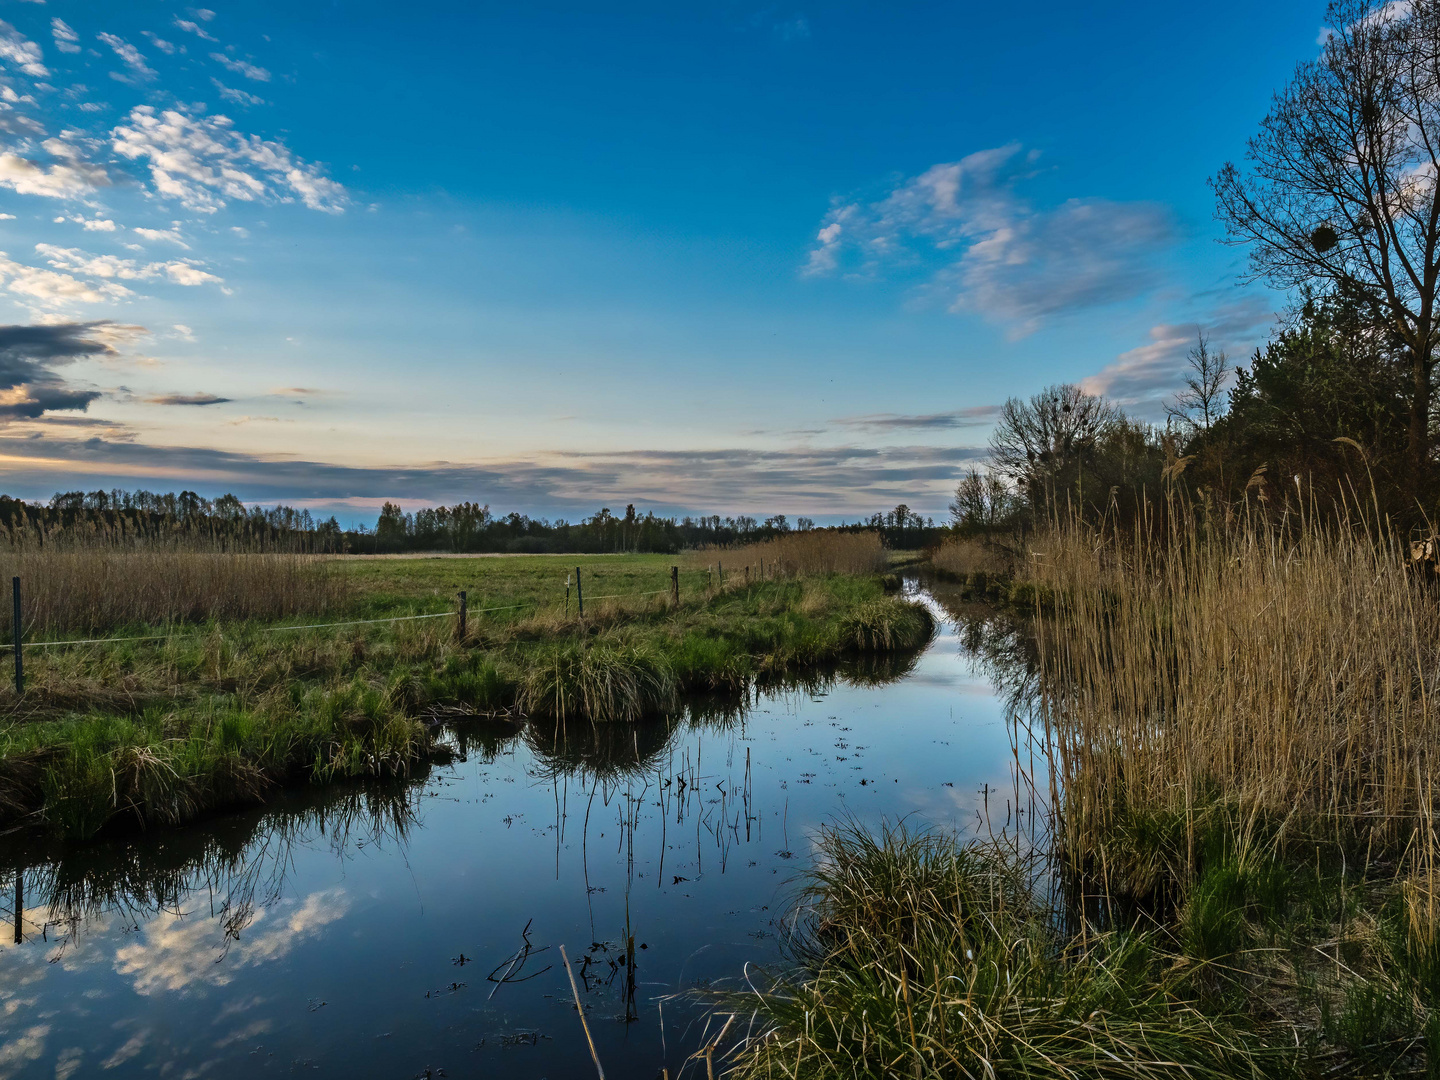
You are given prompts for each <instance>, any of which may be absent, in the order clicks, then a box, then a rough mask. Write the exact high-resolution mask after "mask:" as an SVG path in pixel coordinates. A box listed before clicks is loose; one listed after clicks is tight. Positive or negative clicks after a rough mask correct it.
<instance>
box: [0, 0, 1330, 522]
mask: <svg viewBox="0 0 1440 1080" xmlns="http://www.w3.org/2000/svg"><path fill="white" fill-rule="evenodd" d="M1082 7H1083V6H1082V5H1074V4H1059V3H1056V4H1049V3H1032V4H1028V5H979V4H955V3H950V4H940V3H913V4H907V3H885V4H880V3H832V4H814V5H812V4H788V5H787V4H782V5H766V4H752V3H738V2H728V0H722V2H717V3H712V4H703V3H696V4H680V5H677V4H674V3H658V2H657V3H641V4H620V3H612V4H605V5H600V4H558V3H556V4H545V3H529V4H523V5H517V4H484V3H481V4H474V3H470V4H460V3H446V4H426V3H415V4H407V5H395V4H379V3H350V2H332V3H304V4H294V3H288V4H281V3H264V2H253V0H252V2H247V3H244V4H232V5H230V6H221V5H218V4H217V6H215V7H214V8H213V9H210V8H199V7H188V6H185V5H183V4H181V3H164V2H144V0H138V2H137V0H131V2H125V3H119V2H113V3H112V2H106V0H87V2H85V3H75V2H66V0H45V2H43V3H41V2H33V0H9V2H5V3H0V17H3V19H4V20H5V23H4V27H3V28H0V105H3V106H4V109H3V111H0V146H3V149H0V213H3V214H4V215H5V217H4V218H3V219H0V251H3V252H4V253H5V254H4V256H3V257H0V309H3V310H0V323H3V324H5V326H4V327H3V328H0V489H3V490H4V491H6V492H7V493H10V494H15V495H21V496H24V497H40V496H48V495H49V494H50V493H51V492H53V491H55V490H57V489H70V488H76V487H84V488H93V487H110V486H114V485H120V486H126V487H150V488H154V489H172V488H179V487H193V488H195V489H196V490H199V491H201V492H203V493H206V494H219V493H221V492H224V491H234V492H235V493H236V494H238V495H240V496H241V497H242V498H244V499H246V500H247V501H263V502H274V501H286V502H290V503H294V504H304V505H309V506H312V507H315V508H317V509H321V510H324V511H327V512H329V511H335V512H337V513H339V514H340V516H341V517H342V518H344V519H347V520H357V519H364V518H367V517H369V516H370V515H371V514H372V511H373V508H374V507H375V506H377V505H378V504H379V503H380V502H381V501H383V500H385V499H393V500H397V501H399V502H401V503H402V504H405V505H407V506H411V507H413V506H419V505H426V504H433V503H436V502H450V501H457V500H461V499H469V500H475V501H479V502H488V503H490V504H491V506H492V507H494V508H496V509H499V510H510V509H520V510H523V511H527V512H531V513H536V514H542V515H546V516H555V515H565V516H570V517H574V516H578V515H579V514H582V513H589V512H593V511H594V510H595V509H596V508H598V507H599V506H601V505H611V506H614V505H616V504H620V505H623V504H624V503H625V502H629V501H634V502H635V503H637V504H638V505H639V506H641V507H642V508H654V509H656V510H658V511H663V512H705V513H711V512H714V513H738V512H746V513H761V514H769V513H775V512H783V513H788V514H792V515H793V514H809V515H811V516H814V517H817V518H820V519H822V520H826V519H834V518H837V517H845V516H847V515H848V516H854V515H856V514H859V513H862V512H863V513H869V512H870V511H872V510H875V509H879V508H882V507H885V506H893V505H894V504H895V503H897V502H901V501H903V502H906V503H908V504H910V505H911V506H914V507H918V508H920V509H922V510H923V511H924V512H927V513H934V514H936V515H939V514H940V513H942V511H943V508H944V506H945V503H946V501H947V499H948V493H949V490H950V489H951V488H953V485H954V481H955V477H956V475H957V473H958V472H959V471H960V470H961V469H963V468H965V467H966V466H967V465H968V463H970V462H971V461H974V460H976V459H977V457H979V456H980V455H981V454H982V453H983V447H984V444H985V441H986V438H987V436H988V423H989V418H990V417H991V415H992V414H993V410H994V408H995V407H996V406H997V405H998V404H999V403H1001V402H1003V401H1004V399H1005V398H1006V397H1008V396H1011V395H1028V394H1031V393H1033V392H1035V391H1036V390H1038V389H1040V388H1041V387H1042V386H1044V385H1046V384H1048V383H1052V382H1058V381H1081V382H1083V383H1084V385H1086V386H1087V387H1088V388H1090V389H1093V390H1096V391H1103V392H1106V393H1108V394H1110V395H1112V396H1114V397H1115V398H1117V399H1118V400H1120V401H1122V402H1123V403H1124V404H1125V405H1126V407H1127V408H1128V409H1130V410H1131V411H1132V412H1134V413H1135V414H1137V415H1139V416H1142V417H1146V418H1156V417H1158V416H1159V415H1160V414H1161V412H1162V409H1161V405H1160V402H1161V401H1162V400H1163V398H1164V396H1165V395H1166V394H1167V393H1169V392H1171V391H1172V390H1173V388H1174V386H1175V384H1176V382H1177V380H1178V377H1179V372H1180V368H1181V365H1182V363H1183V357H1184V354H1185V351H1186V349H1187V348H1188V347H1189V345H1190V344H1191V342H1192V341H1193V337H1194V334H1195V333H1196V331H1197V329H1199V328H1204V329H1205V330H1206V331H1207V332H1208V333H1209V334H1210V335H1211V337H1212V339H1213V340H1214V341H1215V342H1217V343H1218V344H1221V345H1223V346H1224V347H1225V348H1227V349H1228V350H1229V352H1230V354H1231V356H1232V357H1244V356H1245V355H1247V354H1248V352H1249V351H1250V350H1251V349H1253V347H1254V346H1255V345H1256V344H1259V343H1260V342H1262V341H1263V340H1264V339H1265V336H1266V334H1267V333H1268V332H1269V328H1270V325H1271V322H1272V319H1273V312H1274V311H1275V310H1276V309H1277V308H1278V307H1280V306H1282V304H1283V298H1280V297H1276V296H1274V295H1273V294H1270V293H1268V292H1266V291H1265V290H1264V289H1262V288H1260V287H1259V286H1249V287H1241V286H1240V285H1239V284H1238V278H1239V275H1240V273H1241V272H1242V271H1243V268H1244V255H1243V252H1240V251H1237V250H1236V249H1233V248H1229V247H1226V246H1224V245H1221V244H1219V243H1217V242H1216V241H1217V238H1218V236H1219V231H1218V227H1217V226H1216V224H1215V223H1214V222H1213V221H1212V217H1211V214H1212V201H1211V198H1210V194H1209V191H1208V190H1207V188H1206V184H1205V181H1206V178H1207V177H1208V176H1209V175H1211V174H1213V173H1214V172H1215V171H1216V170H1217V169H1218V167H1219V166H1220V165H1221V164H1222V163H1223V162H1224V161H1225V160H1226V159H1228V158H1235V159H1239V158H1240V157H1242V155H1243V153H1244V144H1245V140H1246V138H1247V137H1248V136H1249V135H1250V134H1251V133H1252V132H1254V130H1255V129H1256V125H1257V123H1258V121H1259V120H1260V118H1261V117H1262V116H1263V114H1264V112H1265V110H1266V107H1267V104H1268V102H1269V97H1270V94H1271V92H1272V91H1273V90H1274V89H1276V88H1278V87H1279V86H1281V85H1282V84H1283V83H1284V82H1285V81H1286V80H1287V79H1288V77H1289V75H1290V73H1291V72H1292V70H1293V68H1294V65H1295V64H1296V63H1297V62H1299V61H1301V60H1304V59H1307V58H1309V57H1312V56H1313V55H1314V54H1315V51H1316V40H1317V37H1318V35H1319V32H1320V29H1321V23H1322V21H1323V14H1324V12H1323V7H1322V6H1321V5H1319V4H1312V3H1290V4H1266V5H1257V4H1253V3H1214V4H1205V5H1200V6H1194V5H1191V6H1182V5H1152V4H1146V5H1140V4H1115V5H1108V6H1107V10H1105V11H1101V12H1093V11H1086V10H1081V8H1082Z"/></svg>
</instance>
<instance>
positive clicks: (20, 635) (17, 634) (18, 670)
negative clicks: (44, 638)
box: [10, 577, 25, 694]
mask: <svg viewBox="0 0 1440 1080" xmlns="http://www.w3.org/2000/svg"><path fill="white" fill-rule="evenodd" d="M11 585H12V587H13V588H14V592H15V611H14V615H13V616H12V618H13V621H12V622H11V624H10V626H11V630H12V631H13V634H14V640H15V693H17V694H23V693H25V656H24V654H23V653H22V652H21V649H22V648H23V647H24V644H25V623H24V622H23V621H22V619H21V615H20V579H19V578H18V577H16V578H14V579H13V580H12V581H11Z"/></svg>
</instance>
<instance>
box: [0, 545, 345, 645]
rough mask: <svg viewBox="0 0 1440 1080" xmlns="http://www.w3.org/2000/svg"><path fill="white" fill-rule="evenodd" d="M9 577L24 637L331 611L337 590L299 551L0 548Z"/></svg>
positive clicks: (340, 586)
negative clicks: (14, 583)
mask: <svg viewBox="0 0 1440 1080" xmlns="http://www.w3.org/2000/svg"><path fill="white" fill-rule="evenodd" d="M15 576H18V577H19V578H20V580H21V591H22V597H23V603H24V618H25V631H26V633H27V635H31V636H34V635H36V634H44V635H50V634H60V635H65V634H90V633H103V632H105V631H109V630H113V629H115V628H116V627H121V626H134V625H139V624H145V625H150V624H156V623H167V622H203V621H205V620H207V619H220V620H235V619H278V618H285V617H288V616H293V615H318V614H323V613H325V612H327V611H332V610H334V609H335V608H336V607H337V606H339V605H340V604H341V603H342V602H343V600H344V597H345V589H344V582H343V579H342V578H341V577H340V575H338V574H337V573H336V572H335V570H334V569H333V568H332V567H331V566H330V565H328V564H327V563H325V562H323V561H320V560H318V559H313V558H309V557H306V556H300V555H198V554H185V553H176V552H162V551H101V550H92V551H77V552H61V551H35V552H15V551H7V552H4V553H0V581H5V582H8V581H9V579H10V578H11V577H15ZM6 610H7V612H8V605H6ZM3 621H4V622H5V623H6V624H8V621H9V620H8V619H5V620H3ZM7 629H8V625H7Z"/></svg>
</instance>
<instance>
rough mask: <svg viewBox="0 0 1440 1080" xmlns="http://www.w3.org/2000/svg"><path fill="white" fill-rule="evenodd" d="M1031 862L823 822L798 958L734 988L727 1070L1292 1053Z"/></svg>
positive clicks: (1150, 1065) (764, 1072) (980, 1067)
mask: <svg viewBox="0 0 1440 1080" xmlns="http://www.w3.org/2000/svg"><path fill="white" fill-rule="evenodd" d="M1031 875H1032V868H1031V867H1029V866H1027V865H1026V863H1025V862H1024V861H1023V860H1022V859H1021V857H1020V856H1019V855H1018V853H1016V852H1015V851H1013V850H1007V849H1005V848H1003V847H1001V846H998V845H992V844H979V843H976V844H970V845H964V844H961V843H959V842H958V841H956V840H955V839H954V838H953V837H951V836H947V835H943V834H939V833H934V832H925V831H916V830H911V829H909V828H907V827H905V826H904V825H899V826H893V825H891V826H882V827H881V829H880V831H879V832H878V833H872V832H869V831H867V830H865V829H864V828H862V827H859V826H856V825H842V826H836V827H830V828H825V829H822V830H821V832H820V833H819V834H818V836H817V837H816V838H815V867H814V869H813V870H812V871H811V872H810V874H809V875H808V877H807V879H806V883H805V886H804V889H803V891H802V893H801V897H800V901H799V903H798V904H797V913H798V914H797V923H796V925H795V928H794V930H793V932H792V934H791V936H790V939H789V943H790V947H791V950H792V953H793V957H794V959H795V960H796V961H797V962H798V964H799V969H798V971H797V972H796V975H795V977H793V978H790V979H782V980H780V981H777V982H775V983H773V984H772V985H770V986H768V987H766V988H764V989H763V990H759V991H757V992H754V993H749V994H744V995H739V994H737V995H735V997H734V999H733V1000H732V1001H729V1002H727V1005H729V1006H731V1007H734V1008H736V1009H743V1010H745V1011H747V1012H750V1013H751V1014H752V1015H753V1017H754V1020H755V1024H754V1025H753V1027H752V1034H751V1035H750V1036H748V1037H747V1038H745V1039H743V1040H742V1041H741V1042H740V1043H739V1045H738V1046H737V1047H735V1048H734V1049H733V1052H732V1059H731V1071H730V1072H729V1074H728V1075H730V1076H733V1077H736V1078H739V1080H758V1078H761V1077H765V1078H771V1077H789V1078H799V1077H807V1078H816V1080H824V1078H829V1077H837V1078H838V1077H856V1076H875V1077H882V1076H883V1077H897V1078H900V1077H911V1076H924V1077H946V1078H949V1077H954V1078H973V1077H1034V1078H1040V1077H1046V1078H1049V1077H1056V1078H1066V1080H1072V1078H1073V1080H1078V1078H1081V1077H1085V1078H1089V1077H1117V1078H1118V1077H1127V1078H1135V1077H1141V1078H1158V1077H1174V1076H1189V1077H1196V1078H1207V1080H1209V1078H1214V1080H1219V1078H1221V1077H1226V1078H1231V1077H1246V1076H1260V1075H1264V1074H1266V1073H1267V1072H1270V1071H1280V1070H1282V1069H1283V1068H1285V1067H1286V1065H1287V1064H1288V1062H1289V1061H1290V1060H1291V1059H1293V1057H1294V1056H1295V1055H1294V1050H1293V1048H1292V1049H1290V1050H1285V1049H1283V1048H1282V1049H1273V1048H1271V1047H1270V1046H1268V1045H1266V1044H1265V1043H1264V1042H1263V1041H1262V1040H1261V1039H1259V1038H1258V1037H1257V1036H1256V1034H1255V1032H1254V1031H1253V1025H1251V1024H1250V1023H1249V1021H1248V1020H1247V1018H1246V1017H1245V1016H1244V1015H1243V1014H1242V1013H1239V1012H1237V1011H1235V1010H1233V1009H1232V1010H1224V1009H1216V1008H1215V1007H1214V1006H1213V1003H1211V1004H1210V1005H1209V1007H1207V1008H1202V1007H1201V1004H1202V1003H1201V1002H1200V1001H1199V999H1198V998H1197V997H1196V994H1195V990H1194V987H1193V985H1192V983H1191V981H1190V980H1189V979H1188V976H1187V974H1186V973H1185V972H1184V971H1177V969H1176V968H1175V966H1174V965H1173V964H1172V963H1171V959H1172V958H1171V957H1169V956H1168V955H1166V954H1165V953H1164V952H1163V951H1162V950H1161V949H1159V948H1157V944H1156V941H1155V940H1154V939H1152V938H1150V937H1147V936H1146V935H1142V934H1125V933H1119V932H1109V933H1098V932H1091V933H1086V934H1082V935H1076V936H1069V935H1066V934H1063V933H1062V932H1061V931H1060V930H1059V929H1058V926H1059V923H1058V921H1057V920H1056V919H1055V918H1053V913H1052V912H1050V911H1048V910H1047V909H1046V908H1045V907H1044V906H1043V905H1042V904H1040V903H1039V902H1037V901H1036V899H1035V896H1034V893H1033V892H1032V889H1031V884H1032V876H1031ZM752 985H753V983H752Z"/></svg>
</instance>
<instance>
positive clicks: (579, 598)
mask: <svg viewBox="0 0 1440 1080" xmlns="http://www.w3.org/2000/svg"><path fill="white" fill-rule="evenodd" d="M575 604H576V609H577V610H578V611H579V612H580V618H582V619H583V618H584V617H585V590H584V588H582V587H581V585H580V567H578V566H577V567H575Z"/></svg>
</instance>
